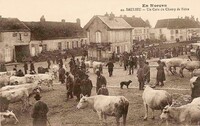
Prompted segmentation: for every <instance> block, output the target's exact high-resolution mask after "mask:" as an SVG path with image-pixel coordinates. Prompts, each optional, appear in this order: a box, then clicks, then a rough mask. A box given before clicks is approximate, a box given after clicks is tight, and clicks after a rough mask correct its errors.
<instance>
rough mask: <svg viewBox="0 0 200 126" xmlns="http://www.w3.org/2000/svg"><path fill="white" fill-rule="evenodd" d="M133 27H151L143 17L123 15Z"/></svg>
mask: <svg viewBox="0 0 200 126" xmlns="http://www.w3.org/2000/svg"><path fill="white" fill-rule="evenodd" d="M123 19H124V20H125V21H126V22H127V23H129V24H130V25H131V26H132V27H150V26H149V25H148V24H147V23H146V22H145V21H144V20H143V19H142V18H137V17H123Z"/></svg>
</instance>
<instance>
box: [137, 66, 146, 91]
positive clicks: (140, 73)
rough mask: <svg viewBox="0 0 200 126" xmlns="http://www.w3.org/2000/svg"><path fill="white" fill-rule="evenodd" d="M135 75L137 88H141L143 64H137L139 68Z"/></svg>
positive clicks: (142, 83) (142, 84)
mask: <svg viewBox="0 0 200 126" xmlns="http://www.w3.org/2000/svg"><path fill="white" fill-rule="evenodd" d="M137 77H138V82H139V90H143V87H144V69H143V64H139V69H138V71H137Z"/></svg>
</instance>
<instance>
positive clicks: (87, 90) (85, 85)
mask: <svg viewBox="0 0 200 126" xmlns="http://www.w3.org/2000/svg"><path fill="white" fill-rule="evenodd" d="M92 87H93V85H92V81H91V80H90V79H89V76H88V75H87V74H86V75H85V78H84V79H83V80H82V83H81V93H82V94H83V95H87V96H90V95H91V91H92Z"/></svg>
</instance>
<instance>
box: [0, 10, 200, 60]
mask: <svg viewBox="0 0 200 126" xmlns="http://www.w3.org/2000/svg"><path fill="white" fill-rule="evenodd" d="M192 37H200V24H199V21H198V19H196V20H194V17H193V18H192V19H191V18H189V17H186V18H174V19H162V20H158V21H157V23H156V25H155V28H151V26H150V24H149V22H148V20H147V21H144V20H143V19H142V18H140V17H135V16H132V17H127V16H126V15H124V16H115V15H114V14H113V13H111V14H107V13H106V14H105V15H95V16H93V17H92V18H91V19H90V20H89V22H88V23H87V24H86V25H85V26H84V28H82V27H81V25H80V19H77V20H76V22H74V23H72V22H65V20H61V22H53V21H46V20H45V18H44V16H42V17H41V18H40V21H38V22H23V21H20V20H19V19H17V18H3V17H1V16H0V61H4V62H12V61H21V60H22V58H23V57H26V56H36V55H38V54H40V53H41V52H42V51H54V50H60V51H62V50H66V49H73V48H78V47H83V46H84V45H89V49H88V55H89V57H92V58H94V59H97V60H100V59H104V58H108V57H110V56H111V55H112V53H113V52H115V53H123V52H125V51H126V52H130V51H131V50H132V46H133V44H134V42H136V41H137V42H140V41H145V40H147V39H158V40H161V41H162V42H175V41H177V42H179V41H188V40H191V38H192Z"/></svg>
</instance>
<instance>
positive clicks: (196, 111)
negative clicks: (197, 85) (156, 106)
mask: <svg viewBox="0 0 200 126" xmlns="http://www.w3.org/2000/svg"><path fill="white" fill-rule="evenodd" d="M160 118H161V119H162V120H166V124H167V125H168V120H169V119H171V118H172V119H174V120H176V121H177V122H178V123H181V124H185V125H192V124H196V125H197V124H198V123H199V122H200V98H195V99H194V100H193V101H192V102H191V103H189V104H187V105H182V106H180V107H172V106H169V105H167V106H166V107H165V108H164V109H163V111H162V114H161V115H160Z"/></svg>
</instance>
